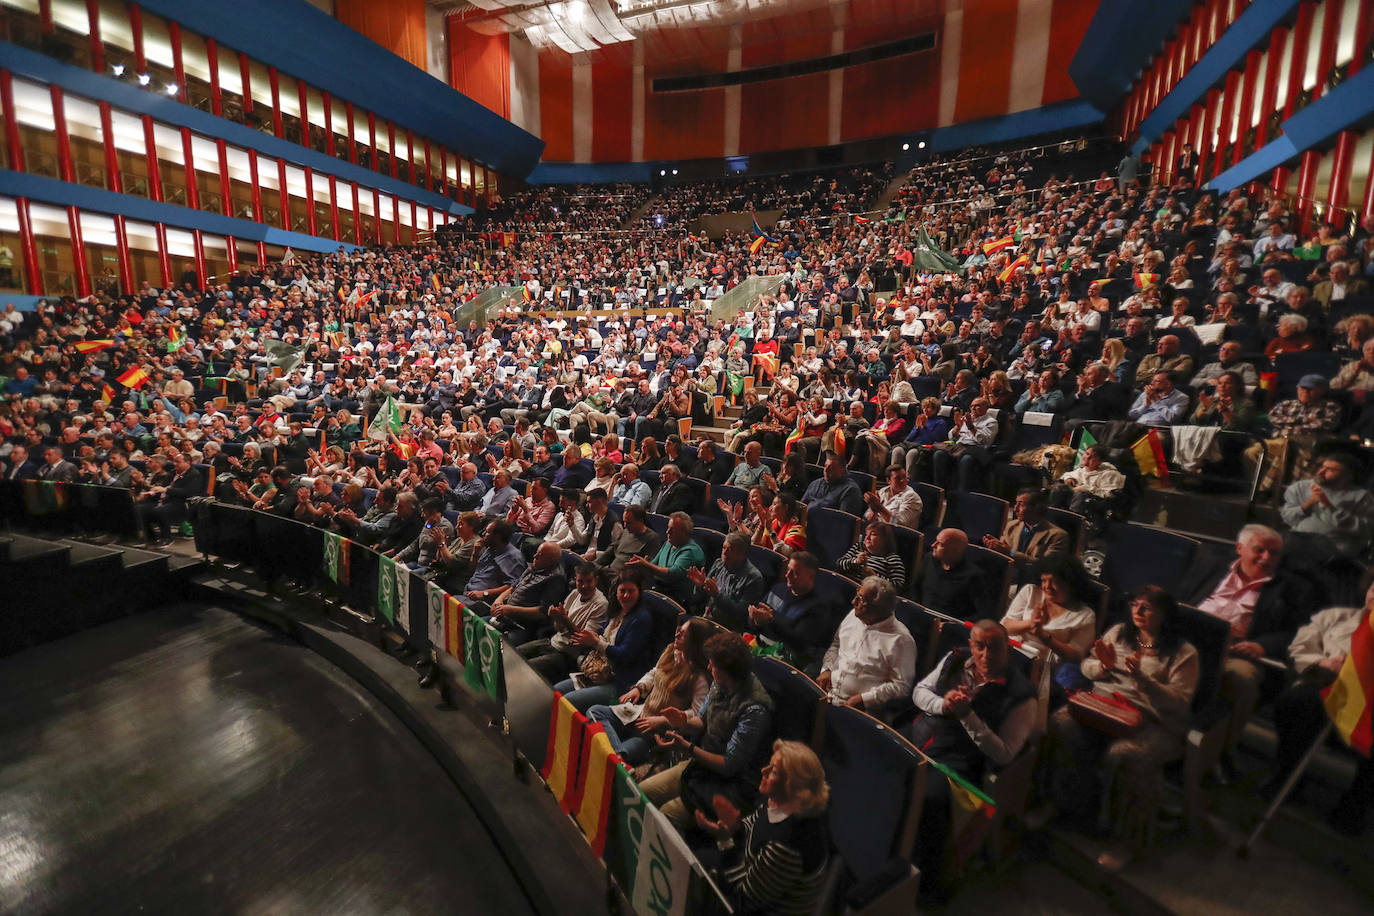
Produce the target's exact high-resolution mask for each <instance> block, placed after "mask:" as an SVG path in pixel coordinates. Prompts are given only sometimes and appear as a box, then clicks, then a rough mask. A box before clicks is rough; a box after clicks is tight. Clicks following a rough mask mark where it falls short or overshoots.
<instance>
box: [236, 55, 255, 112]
mask: <svg viewBox="0 0 1374 916" xmlns="http://www.w3.org/2000/svg"><path fill="white" fill-rule="evenodd" d="M239 82H241V83H243V86H242V87H240V88H242V89H243V111H244V114H248V113H250V112H252V110H253V73H252V70H251V69H249V66H248V54H247V53H246V52H244V51H240V52H239Z"/></svg>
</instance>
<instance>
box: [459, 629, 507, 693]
mask: <svg viewBox="0 0 1374 916" xmlns="http://www.w3.org/2000/svg"><path fill="white" fill-rule="evenodd" d="M463 678H464V680H466V681H467V682H468V686H469V687H471V688H472V689H473V690H479V691H482V692H483V693H485V694H486V695H487V696H489V697H491V698H492V699H493V700H495V701H496V702H498V703H501V702H504V701H505V699H506V678H505V675H504V673H503V671H502V668H501V633H500V631H499V630H497V629H496V628H495V627H493V626H492V625H491V624H489V623H487V621H486V620H485V619H483V618H482V617H479V616H478V615H477V614H474V613H473V612H472V611H470V610H467V609H466V608H465V609H464V610H463Z"/></svg>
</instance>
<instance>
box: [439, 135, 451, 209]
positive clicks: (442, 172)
mask: <svg viewBox="0 0 1374 916" xmlns="http://www.w3.org/2000/svg"><path fill="white" fill-rule="evenodd" d="M439 190H440V191H441V192H442V193H443V195H444V196H445V197H447V196H448V193H449V191H448V147H446V146H441V147H439Z"/></svg>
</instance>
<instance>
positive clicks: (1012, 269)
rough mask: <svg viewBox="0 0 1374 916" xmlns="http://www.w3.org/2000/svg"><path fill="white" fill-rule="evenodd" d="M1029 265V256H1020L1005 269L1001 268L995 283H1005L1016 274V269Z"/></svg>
mask: <svg viewBox="0 0 1374 916" xmlns="http://www.w3.org/2000/svg"><path fill="white" fill-rule="evenodd" d="M1029 264H1030V256H1029V255H1024V254H1023V255H1021V256H1020V257H1018V258H1017V259H1016V260H1014V261H1012V262H1011V263H1010V264H1008V265H1007V266H1006V267H1003V268H1002V272H1001V273H999V274H998V275H997V282H998V283H1006V282H1007V281H1008V280H1010V279H1011V275H1012V274H1014V273H1016V271H1017V269H1018V268H1021V267H1026V266H1028V265H1029Z"/></svg>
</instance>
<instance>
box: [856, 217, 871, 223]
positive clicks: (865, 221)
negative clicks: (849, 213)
mask: <svg viewBox="0 0 1374 916" xmlns="http://www.w3.org/2000/svg"><path fill="white" fill-rule="evenodd" d="M854 222H856V223H867V222H869V219H868V217H866V216H857V215H856V216H855V217H854Z"/></svg>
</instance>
